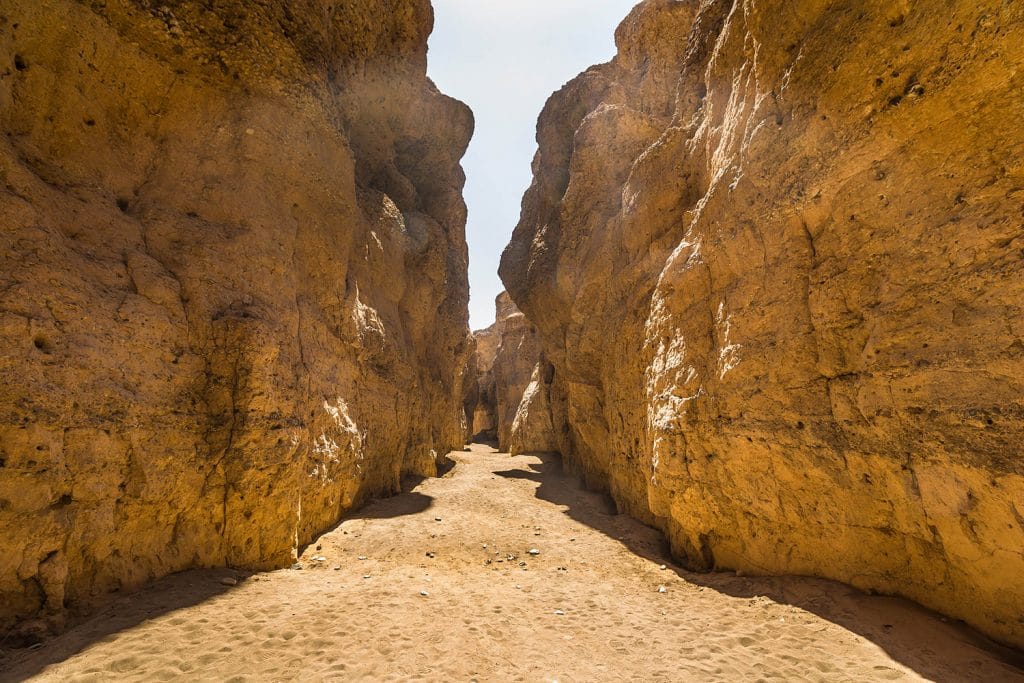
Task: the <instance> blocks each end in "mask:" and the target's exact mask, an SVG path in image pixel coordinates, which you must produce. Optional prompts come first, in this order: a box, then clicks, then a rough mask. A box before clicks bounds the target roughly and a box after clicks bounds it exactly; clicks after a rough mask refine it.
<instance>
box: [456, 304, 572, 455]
mask: <svg viewBox="0 0 1024 683" xmlns="http://www.w3.org/2000/svg"><path fill="white" fill-rule="evenodd" d="M494 311H495V315H494V324H493V325H491V326H490V327H488V328H486V329H483V330H478V331H477V332H474V333H473V337H474V339H475V340H476V373H477V377H478V382H477V385H476V386H475V387H473V388H471V390H470V392H468V393H467V398H466V401H467V405H469V404H472V405H473V413H474V419H473V430H472V433H473V435H475V436H477V437H483V438H491V439H495V440H497V442H498V448H499V449H500V450H502V451H512V452H513V453H523V452H527V451H548V450H553V449H555V448H557V445H556V444H555V443H554V441H553V438H552V436H551V418H550V412H549V411H548V410H547V409H546V408H542V407H540V406H541V405H542V404H541V403H538V402H539V401H546V400H547V391H544V392H541V391H540V388H541V387H546V383H545V380H547V383H550V372H548V371H547V368H549V365H548V364H547V362H546V361H544V359H543V358H542V356H541V351H540V343H539V340H538V338H537V331H536V330H535V329H533V327H532V326H531V325H530V323H529V321H527V320H526V316H524V315H523V314H522V313H521V312H520V311H519V309H518V308H516V305H515V304H514V303H513V302H512V299H511V298H510V297H509V295H508V293H507V292H502V293H501V294H499V295H498V296H497V298H496V299H495V301H494ZM544 405H546V404H544ZM529 406H534V409H532V410H531V409H528V408H529ZM468 413H469V409H468V408H467V414H468ZM520 413H521V415H520Z"/></svg>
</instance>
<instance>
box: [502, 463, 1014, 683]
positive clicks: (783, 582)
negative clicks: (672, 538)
mask: <svg viewBox="0 0 1024 683" xmlns="http://www.w3.org/2000/svg"><path fill="white" fill-rule="evenodd" d="M528 455H529V457H534V458H539V459H540V460H541V463H540V464H539V465H530V469H531V470H532V471H529V472H527V471H523V470H518V469H517V470H506V471H501V472H496V474H498V475H500V476H503V477H506V478H509V479H526V480H530V481H534V482H537V484H538V486H537V490H536V496H537V497H538V498H540V499H541V500H545V501H548V502H550V503H554V504H556V505H560V506H564V507H566V508H568V509H567V510H566V511H565V514H567V515H569V517H571V518H572V519H574V520H576V521H578V522H580V523H582V524H586V525H587V526H588V527H591V528H593V529H595V530H597V531H600V532H601V533H603V534H605V535H607V536H610V537H612V538H615V539H616V540H618V541H619V542H621V543H622V544H623V545H624V546H625V547H626V548H628V549H629V550H630V551H631V552H633V553H635V554H636V555H638V556H640V557H643V558H645V559H648V560H651V561H652V562H656V563H658V564H664V565H666V567H667V568H668V569H671V570H672V571H674V572H675V573H676V575H677V576H679V577H681V578H682V579H684V580H686V581H688V582H690V583H693V584H696V585H698V586H704V587H705V588H707V589H709V590H714V591H717V592H719V593H722V594H725V595H729V596H732V597H736V598H748V599H752V598H756V597H766V598H768V599H770V600H772V601H774V602H776V603H780V604H786V605H791V606H793V607H797V608H799V609H801V610H804V611H806V612H809V613H812V614H815V615H817V616H819V617H821V618H823V619H826V620H828V621H830V622H832V623H834V624H836V625H837V626H840V627H842V628H844V629H846V630H847V631H850V632H851V633H855V634H857V635H859V636H861V637H863V638H866V639H867V640H870V641H871V642H873V643H874V644H875V645H877V646H878V647H880V648H882V649H883V650H885V652H886V653H888V655H889V656H890V657H892V659H894V660H895V661H897V662H899V663H901V664H903V665H904V666H906V667H908V668H910V669H913V670H914V671H916V672H917V673H918V674H920V675H921V676H924V677H925V678H927V679H929V680H933V681H937V682H938V683H946V682H949V683H954V682H955V683H959V682H960V681H963V680H968V679H972V680H973V679H975V678H977V674H976V673H975V672H974V671H973V670H972V669H973V666H974V665H975V662H972V658H971V657H972V654H973V655H984V656H986V658H994V659H996V660H998V661H1001V662H1003V663H1004V664H1006V665H1007V666H1008V667H1011V668H1013V669H1017V670H1018V672H1019V676H1020V678H1019V680H1021V681H1024V653H1021V652H1018V651H1016V650H1012V649H1010V648H1007V647H1003V646H1001V645H999V644H997V643H995V642H993V641H991V640H989V639H988V638H986V637H985V636H983V635H981V634H980V633H978V632H976V631H974V630H973V629H970V628H969V627H967V626H966V625H964V624H963V623H962V622H959V621H956V620H951V619H946V618H945V617H942V616H941V615H939V614H936V613H934V612H932V611H930V610H927V609H925V608H923V607H921V606H920V605H917V604H915V603H913V602H910V601H909V600H905V599H903V598H896V597H888V596H879V595H868V594H866V593H862V592H860V591H858V590H857V589H855V588H852V587H850V586H847V585H844V584H841V583H837V582H835V581H829V580H826V579H819V578H813V577H800V576H777V577H747V576H737V575H736V574H735V573H732V572H730V573H724V572H712V573H698V572H693V571H688V570H687V569H685V568H683V567H681V566H679V565H678V564H676V563H675V560H674V559H673V558H672V556H671V551H670V548H669V544H668V541H667V539H666V538H665V537H664V535H662V533H661V532H660V531H658V530H657V529H653V528H651V527H648V526H645V525H644V524H642V523H640V522H638V521H637V520H635V519H633V518H630V517H628V516H627V515H620V514H618V509H617V506H616V504H615V502H614V501H613V500H612V498H611V496H609V495H608V494H607V493H604V492H595V491H589V490H587V489H586V488H585V487H584V486H583V484H582V482H581V480H580V479H579V478H578V477H576V476H574V475H571V474H568V473H567V472H565V471H564V470H563V468H562V459H561V457H560V456H559V455H557V454H550V453H530V454H528ZM953 650H955V651H956V654H957V656H956V658H955V659H954V658H953V657H952V656H951V652H952V651H953ZM961 663H962V665H963V670H962V672H960V673H958V674H955V675H951V674H950V671H951V669H955V668H958V665H959V664H961ZM1008 676H1009V677H1008V678H1007V679H1005V680H1018V678H1017V677H1016V675H1015V674H1014V673H1012V672H1011V673H1009V674H1008Z"/></svg>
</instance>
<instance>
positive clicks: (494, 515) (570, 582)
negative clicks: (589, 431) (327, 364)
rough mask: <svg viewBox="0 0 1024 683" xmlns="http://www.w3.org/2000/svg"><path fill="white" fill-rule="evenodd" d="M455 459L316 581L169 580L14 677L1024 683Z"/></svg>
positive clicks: (44, 651)
mask: <svg viewBox="0 0 1024 683" xmlns="http://www.w3.org/2000/svg"><path fill="white" fill-rule="evenodd" d="M451 458H452V459H453V460H454V467H453V468H452V469H451V470H450V471H449V472H448V473H447V474H445V476H443V477H441V478H438V479H427V480H424V481H422V482H420V483H419V484H418V485H416V486H415V487H414V488H412V489H411V490H409V491H408V492H406V493H404V494H402V495H399V496H396V497H393V498H390V499H386V500H379V501H375V502H373V503H371V504H370V505H368V506H367V507H365V508H364V509H362V510H361V511H359V512H357V513H355V514H354V515H353V516H351V517H349V518H348V519H346V521H344V522H343V523H342V524H340V525H339V526H338V527H337V528H335V529H333V530H332V531H330V532H328V533H326V534H325V535H323V536H322V537H321V538H320V539H319V540H317V541H315V542H314V543H313V544H312V545H310V546H309V547H308V548H307V549H306V551H305V553H304V554H303V555H302V557H301V558H300V563H299V564H300V565H301V570H298V569H297V568H293V569H286V570H280V571H275V572H270V573H264V574H256V575H251V576H245V575H242V574H236V573H232V572H230V571H228V570H215V571H193V572H187V573H184V574H179V575H175V576H171V577H168V578H165V579H163V580H161V581H159V582H157V583H156V584H153V585H151V586H149V587H147V588H146V589H144V590H143V591H141V592H139V593H136V594H134V595H127V596H125V597H123V598H121V599H120V600H118V601H117V602H115V603H113V604H111V605H110V606H108V607H107V608H106V609H104V610H102V611H101V612H100V613H99V614H97V615H96V616H95V617H93V618H92V619H91V620H90V621H88V622H85V623H84V624H81V625H79V626H78V627H76V628H73V629H71V630H70V631H68V632H67V633H65V634H63V635H61V636H59V637H57V638H55V639H54V640H52V641H49V642H47V643H46V644H45V645H44V646H43V647H41V648H40V649H38V650H36V651H34V652H30V653H25V654H23V655H21V658H20V659H19V660H17V661H14V662H8V664H9V665H10V666H11V668H10V669H8V670H7V673H6V674H0V679H3V680H25V679H32V680H48V681H65V680H76V681H88V680H96V681H99V680H109V679H110V678H111V677H116V678H117V679H118V680H146V681H151V680H166V679H170V678H175V677H187V678H190V679H193V680H213V679H215V680H237V681H242V680H282V679H292V678H297V677H298V676H300V675H301V676H303V677H310V678H312V679H315V680H324V679H344V680H353V679H364V680H383V679H391V680H450V681H458V680H461V681H469V680H474V679H476V680H481V681H484V680H496V681H497V680H525V681H541V680H544V681H552V680H558V681H572V680H577V681H591V680H645V681H654V680H664V681H670V680H671V681H685V680H707V679H709V678H712V677H714V678H717V679H725V680H755V679H772V678H775V679H782V680H788V681H794V680H919V679H922V678H925V679H931V680H939V681H942V680H950V681H951V680H956V681H964V680H989V681H994V680H999V681H1008V680H1024V677H1021V676H1020V674H1019V671H1017V670H1015V669H1014V668H1013V667H1012V666H1011V664H1010V663H1008V662H1004V661H1001V660H1000V659H999V655H998V654H996V653H992V652H989V651H986V650H985V649H984V648H985V644H984V643H982V642H980V641H976V640H974V638H976V636H974V635H972V634H971V633H970V632H968V631H966V630H963V629H960V628H959V627H956V626H954V625H953V624H951V623H944V621H942V620H941V619H940V618H939V617H938V616H934V615H932V614H931V613H928V612H926V611H924V610H922V609H921V608H919V607H916V606H914V605H912V604H911V603H909V602H906V601H903V600H899V599H893V598H883V597H870V596H865V595H863V594H861V593H858V592H856V591H854V590H852V589H850V588H847V587H845V586H842V585H840V584H836V583H832V582H828V581H821V580H816V579H799V578H769V579H761V578H749V577H742V576H734V575H731V574H730V575H724V574H712V575H701V574H691V573H687V572H685V571H683V570H681V569H678V568H677V567H676V566H674V565H672V564H671V562H670V561H668V560H666V559H664V557H663V554H662V548H663V542H662V539H661V537H660V535H659V534H658V533H657V532H655V531H653V530H651V529H649V528H647V527H645V526H643V525H641V524H639V523H637V522H635V521H633V520H631V519H629V518H628V517H626V516H624V515H617V514H615V511H614V508H613V506H612V505H611V504H610V502H609V501H608V499H607V498H605V497H603V496H601V495H598V494H595V493H590V492H586V491H584V490H582V489H581V488H580V487H579V485H578V484H577V483H576V480H575V478H572V477H569V476H567V475H565V474H563V473H562V471H561V466H560V462H559V460H558V459H557V458H556V457H554V456H535V455H523V456H517V457H510V456H508V455H507V454H503V453H496V452H495V451H494V449H492V448H489V447H486V446H481V445H474V446H473V447H472V450H471V452H468V453H467V452H456V453H453V454H452V455H451ZM531 550H536V551H539V552H538V553H537V554H531ZM662 567H664V568H662ZM225 579H227V581H226V583H227V584H230V583H231V579H237V580H238V583H237V585H234V586H228V585H225V583H222V581H223V580H225ZM662 588H663V589H664V590H663V592H662Z"/></svg>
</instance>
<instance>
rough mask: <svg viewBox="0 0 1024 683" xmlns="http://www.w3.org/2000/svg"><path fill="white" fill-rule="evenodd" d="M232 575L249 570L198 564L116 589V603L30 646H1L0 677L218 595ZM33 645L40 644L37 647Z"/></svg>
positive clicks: (31, 672) (55, 660)
mask: <svg viewBox="0 0 1024 683" xmlns="http://www.w3.org/2000/svg"><path fill="white" fill-rule="evenodd" d="M228 577H230V578H233V579H236V580H237V581H238V582H239V583H242V582H244V581H245V578H246V575H245V574H242V573H239V572H235V571H232V570H230V569H197V570H193V571H186V572H181V573H179V574H172V575H171V576H165V577H164V578H162V579H158V580H156V581H154V582H152V583H150V584H147V585H146V586H144V587H143V588H141V589H139V590H138V591H134V592H132V593H129V594H125V595H121V596H120V597H115V596H116V594H115V595H114V596H111V598H112V602H110V603H108V604H107V605H105V606H104V607H103V608H101V609H99V610H97V611H96V612H94V613H93V614H92V616H90V617H89V618H87V619H85V620H83V621H81V622H79V623H76V624H75V625H74V626H75V627H74V628H72V629H71V630H69V631H67V632H65V633H63V634H61V635H59V636H56V637H54V638H52V639H50V640H46V641H43V642H41V643H39V644H37V645H34V646H33V647H32V648H29V649H23V648H18V649H11V650H6V651H3V650H0V682H2V683H10V682H13V681H24V680H26V679H28V678H31V677H33V676H36V675H38V674H40V673H42V672H43V671H44V670H45V669H46V668H47V667H49V666H51V665H53V664H59V663H60V662H63V661H65V660H67V659H70V658H71V657H74V656H75V655H76V654H78V653H79V652H81V651H82V650H85V649H86V648H88V647H89V646H90V645H92V644H94V643H97V642H102V641H103V640H104V639H106V638H107V637H108V636H112V635H114V634H116V633H120V632H122V631H127V630H130V629H132V628H135V627H136V626H138V625H140V624H142V623H145V622H146V621H148V620H150V619H155V618H157V617H160V616H162V615H164V614H167V613H169V612H175V611H177V610H180V609H185V608H188V607H193V606H195V605H198V604H200V603H203V602H206V601H207V600H211V599H213V598H216V597H217V596H219V595H221V594H223V593H225V592H226V591H228V590H230V588H229V586H226V585H224V584H222V583H221V580H222V579H225V578H228ZM0 647H2V644H0ZM34 648H38V649H37V650H35V651H33V649H34ZM104 675H111V674H109V672H108V673H107V674H104Z"/></svg>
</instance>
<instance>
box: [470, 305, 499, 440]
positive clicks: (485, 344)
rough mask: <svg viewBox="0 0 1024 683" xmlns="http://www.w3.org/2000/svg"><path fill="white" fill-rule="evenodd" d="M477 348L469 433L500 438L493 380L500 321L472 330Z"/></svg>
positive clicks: (474, 360)
mask: <svg viewBox="0 0 1024 683" xmlns="http://www.w3.org/2000/svg"><path fill="white" fill-rule="evenodd" d="M473 342H474V344H475V347H474V348H475V351H474V353H473V363H474V365H473V368H472V370H473V376H474V377H475V378H476V380H475V384H474V385H473V387H472V396H471V397H470V398H469V400H470V401H471V403H472V406H473V408H472V411H470V410H467V411H466V412H467V414H470V413H471V414H472V422H471V423H470V424H471V425H472V428H471V429H470V430H469V432H470V436H471V437H473V438H477V439H497V438H498V394H497V387H496V386H495V384H494V372H493V369H494V358H495V356H496V355H497V354H498V344H500V343H501V336H500V334H499V332H498V323H497V322H495V323H494V324H493V325H491V326H490V327H486V328H484V329H482V330H477V331H475V332H473Z"/></svg>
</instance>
